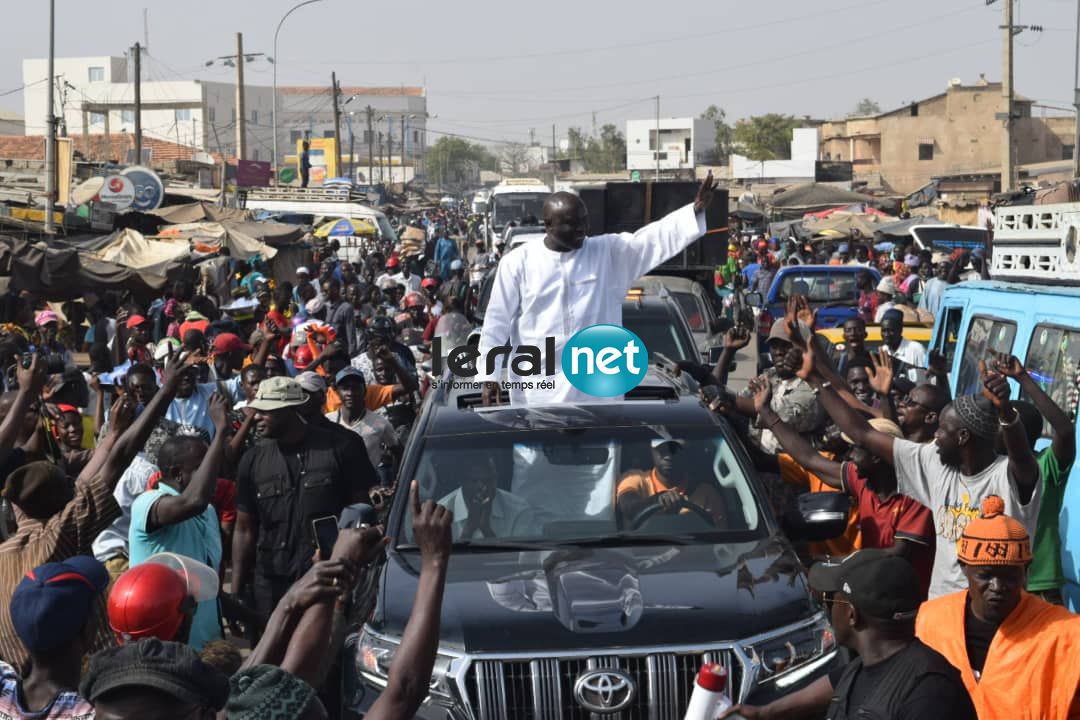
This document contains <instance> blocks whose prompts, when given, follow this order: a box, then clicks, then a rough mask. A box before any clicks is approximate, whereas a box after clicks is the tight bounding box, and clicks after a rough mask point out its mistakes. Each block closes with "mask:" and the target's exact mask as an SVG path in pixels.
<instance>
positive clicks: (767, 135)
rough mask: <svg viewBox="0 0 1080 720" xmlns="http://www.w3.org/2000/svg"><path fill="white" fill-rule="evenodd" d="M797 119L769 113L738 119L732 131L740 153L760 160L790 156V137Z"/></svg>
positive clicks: (796, 124)
mask: <svg viewBox="0 0 1080 720" xmlns="http://www.w3.org/2000/svg"><path fill="white" fill-rule="evenodd" d="M798 126H799V121H798V120H797V119H796V118H794V117H792V116H791V115H780V114H778V113H769V114H768V115H758V116H756V117H752V118H748V119H746V120H740V121H739V122H737V123H735V131H734V133H733V137H734V141H735V147H736V150H737V151H738V153H739V154H740V155H745V156H746V157H748V158H750V159H751V160H754V161H756V162H762V161H765V160H783V159H788V158H790V157H791V138H792V135H793V133H794V130H795V128H796V127H798Z"/></svg>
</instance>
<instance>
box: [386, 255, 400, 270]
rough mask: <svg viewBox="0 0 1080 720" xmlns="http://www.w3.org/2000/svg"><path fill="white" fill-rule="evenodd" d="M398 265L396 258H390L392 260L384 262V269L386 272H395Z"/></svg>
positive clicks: (398, 261)
mask: <svg viewBox="0 0 1080 720" xmlns="http://www.w3.org/2000/svg"><path fill="white" fill-rule="evenodd" d="M400 264H401V261H400V260H398V259H397V258H396V257H392V258H390V259H389V260H387V261H386V269H387V270H397V268H398V265H400Z"/></svg>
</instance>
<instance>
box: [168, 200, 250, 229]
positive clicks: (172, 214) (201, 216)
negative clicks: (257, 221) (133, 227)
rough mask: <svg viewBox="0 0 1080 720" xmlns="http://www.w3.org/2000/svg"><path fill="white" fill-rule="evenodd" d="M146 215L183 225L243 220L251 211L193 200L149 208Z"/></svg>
mask: <svg viewBox="0 0 1080 720" xmlns="http://www.w3.org/2000/svg"><path fill="white" fill-rule="evenodd" d="M147 215H156V216H157V217H159V218H161V219H162V220H164V221H165V222H167V223H169V224H171V225H185V224H187V223H197V222H221V221H223V220H231V221H234V222H244V221H247V220H250V219H251V212H250V211H248V210H238V209H235V208H220V207H218V206H216V205H214V204H212V203H208V202H193V203H187V204H185V205H170V206H169V207H163V208H158V209H157V210H151V211H150V212H148V213H147Z"/></svg>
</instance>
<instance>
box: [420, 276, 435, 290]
mask: <svg viewBox="0 0 1080 720" xmlns="http://www.w3.org/2000/svg"><path fill="white" fill-rule="evenodd" d="M420 287H422V288H424V289H425V290H426V289H427V288H436V287H439V281H438V280H436V279H435V278H430V277H429V278H424V279H423V280H421V281H420Z"/></svg>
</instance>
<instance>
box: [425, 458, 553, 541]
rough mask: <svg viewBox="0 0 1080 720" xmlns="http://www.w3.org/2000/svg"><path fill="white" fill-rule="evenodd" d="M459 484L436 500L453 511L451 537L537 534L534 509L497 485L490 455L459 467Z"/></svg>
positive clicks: (456, 539) (496, 477)
mask: <svg viewBox="0 0 1080 720" xmlns="http://www.w3.org/2000/svg"><path fill="white" fill-rule="evenodd" d="M459 471H460V472H462V473H463V474H464V477H463V478H462V480H461V487H459V488H458V489H457V490H454V491H453V492H451V493H449V494H448V495H446V496H445V497H443V498H442V499H441V500H439V504H440V505H442V506H443V507H445V508H447V509H448V510H450V511H451V512H453V513H454V528H453V529H454V540H455V541H458V540H473V539H477V538H479V539H491V538H507V537H523V536H532V535H536V534H537V533H538V532H539V528H538V527H537V526H536V524H535V522H534V519H535V516H536V515H535V513H534V512H533V511H532V508H531V507H530V506H529V504H528V503H527V502H525V501H524V500H522V499H521V498H518V497H517V496H515V495H514V494H513V493H509V492H506V491H505V490H500V489H499V488H498V487H497V482H498V475H497V473H496V471H495V463H494V462H493V461H492V459H491V458H490V457H489V458H485V459H481V460H480V461H478V462H476V463H473V464H469V465H466V466H465V467H464V468H461V469H460V470H459Z"/></svg>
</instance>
